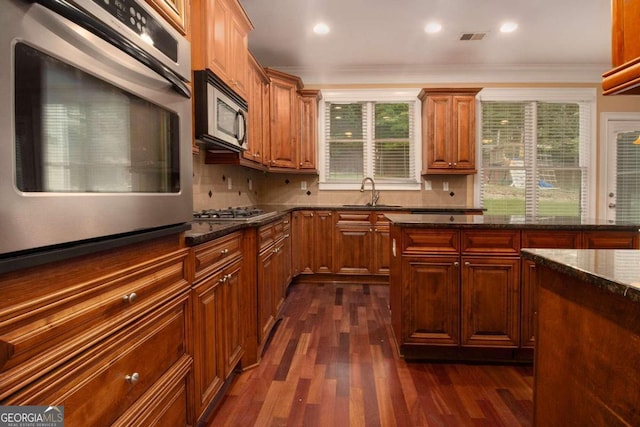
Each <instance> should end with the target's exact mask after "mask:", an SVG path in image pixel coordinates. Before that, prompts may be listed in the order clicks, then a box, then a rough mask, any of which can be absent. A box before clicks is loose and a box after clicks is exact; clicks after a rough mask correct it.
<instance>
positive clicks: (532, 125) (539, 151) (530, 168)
mask: <svg viewBox="0 0 640 427" xmlns="http://www.w3.org/2000/svg"><path fill="white" fill-rule="evenodd" d="M591 104H592V103H591V102H574V101H567V102H563V101H561V100H560V101H555V100H554V101H538V100H533V101H532V100H526V101H512V100H506V101H482V102H481V123H482V126H481V127H482V129H481V138H480V139H481V141H482V144H481V157H482V165H481V167H480V173H479V178H480V183H481V184H480V199H481V204H482V206H483V207H484V208H485V209H487V211H486V213H487V214H494V215H527V216H547V215H560V216H579V217H584V216H586V215H587V212H588V204H587V203H588V196H589V183H590V179H591V177H590V173H591V170H590V169H591V166H590V165H591V159H590V152H591V144H592V135H591V122H592V112H591V108H592V105H591Z"/></svg>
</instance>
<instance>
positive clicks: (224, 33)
mask: <svg viewBox="0 0 640 427" xmlns="http://www.w3.org/2000/svg"><path fill="white" fill-rule="evenodd" d="M209 1H210V2H212V3H213V8H212V9H213V11H212V12H213V13H212V15H213V16H210V17H209V19H210V25H209V26H208V27H207V46H208V48H207V49H208V64H207V65H208V66H209V68H210V69H211V71H213V72H214V73H216V74H217V75H221V76H223V77H224V78H226V76H228V75H229V71H230V70H229V54H230V53H229V48H228V46H229V27H228V25H229V21H230V19H231V15H230V14H231V11H230V10H229V7H228V6H227V3H226V2H225V1H223V0H209Z"/></svg>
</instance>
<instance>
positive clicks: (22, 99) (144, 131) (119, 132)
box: [14, 43, 180, 193]
mask: <svg viewBox="0 0 640 427" xmlns="http://www.w3.org/2000/svg"><path fill="white" fill-rule="evenodd" d="M14 75H15V132H16V133H15V147H16V150H15V156H16V186H17V188H18V189H19V190H20V191H24V192H69V193H75V192H82V193H177V192H179V191H180V170H179V133H178V127H179V123H178V116H177V114H175V113H174V112H171V111H168V110H166V109H165V108H163V107H160V106H158V105H154V104H152V103H150V102H148V101H146V100H144V99H141V98H139V97H137V96H135V95H133V94H131V93H128V92H126V91H124V90H122V89H120V88H118V87H115V86H113V85H111V84H110V83H107V82H105V81H103V80H100V79H98V78H96V77H94V76H92V75H89V74H87V73H85V72H83V71H81V70H79V69H77V68H74V67H72V66H70V65H68V64H66V63H64V62H62V61H60V60H58V59H56V58H53V57H51V56H48V55H46V54H44V53H42V52H40V51H37V50H35V49H33V48H31V47H30V46H27V45H26V44H24V43H18V44H16V47H15V74H14Z"/></svg>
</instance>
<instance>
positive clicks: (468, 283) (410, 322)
mask: <svg viewBox="0 0 640 427" xmlns="http://www.w3.org/2000/svg"><path fill="white" fill-rule="evenodd" d="M387 218H388V219H389V220H390V222H391V226H390V240H391V243H390V244H391V267H390V296H389V298H390V307H391V319H392V327H393V331H394V334H395V338H396V343H397V347H398V351H399V353H400V354H401V355H402V356H404V357H405V358H409V359H431V360H480V361H487V360H501V361H504V360H508V361H531V360H532V357H533V347H534V343H535V338H534V322H535V314H536V312H537V307H536V299H535V286H534V284H535V280H536V275H537V270H536V265H535V263H534V262H533V261H531V260H528V259H523V258H521V256H520V251H521V249H523V248H556V249H558V248H566V249H637V248H638V247H639V242H640V240H639V234H638V226H637V224H629V223H626V224H625V223H609V222H604V221H599V220H581V219H579V218H570V217H538V218H531V217H525V216H522V217H518V216H480V215H402V214H388V215H387Z"/></svg>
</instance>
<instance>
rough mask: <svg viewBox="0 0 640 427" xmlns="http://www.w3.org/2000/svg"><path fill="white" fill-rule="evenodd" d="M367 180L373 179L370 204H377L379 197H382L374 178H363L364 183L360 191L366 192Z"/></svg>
mask: <svg viewBox="0 0 640 427" xmlns="http://www.w3.org/2000/svg"><path fill="white" fill-rule="evenodd" d="M367 181H371V202H370V203H369V206H375V205H376V203H377V202H378V199H379V198H380V192H379V191H376V183H375V181H374V180H373V178H371V177H368V176H367V177H365V178H364V179H363V180H362V184H361V185H360V192H361V193H362V192H364V184H365V183H366V182H367Z"/></svg>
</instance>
